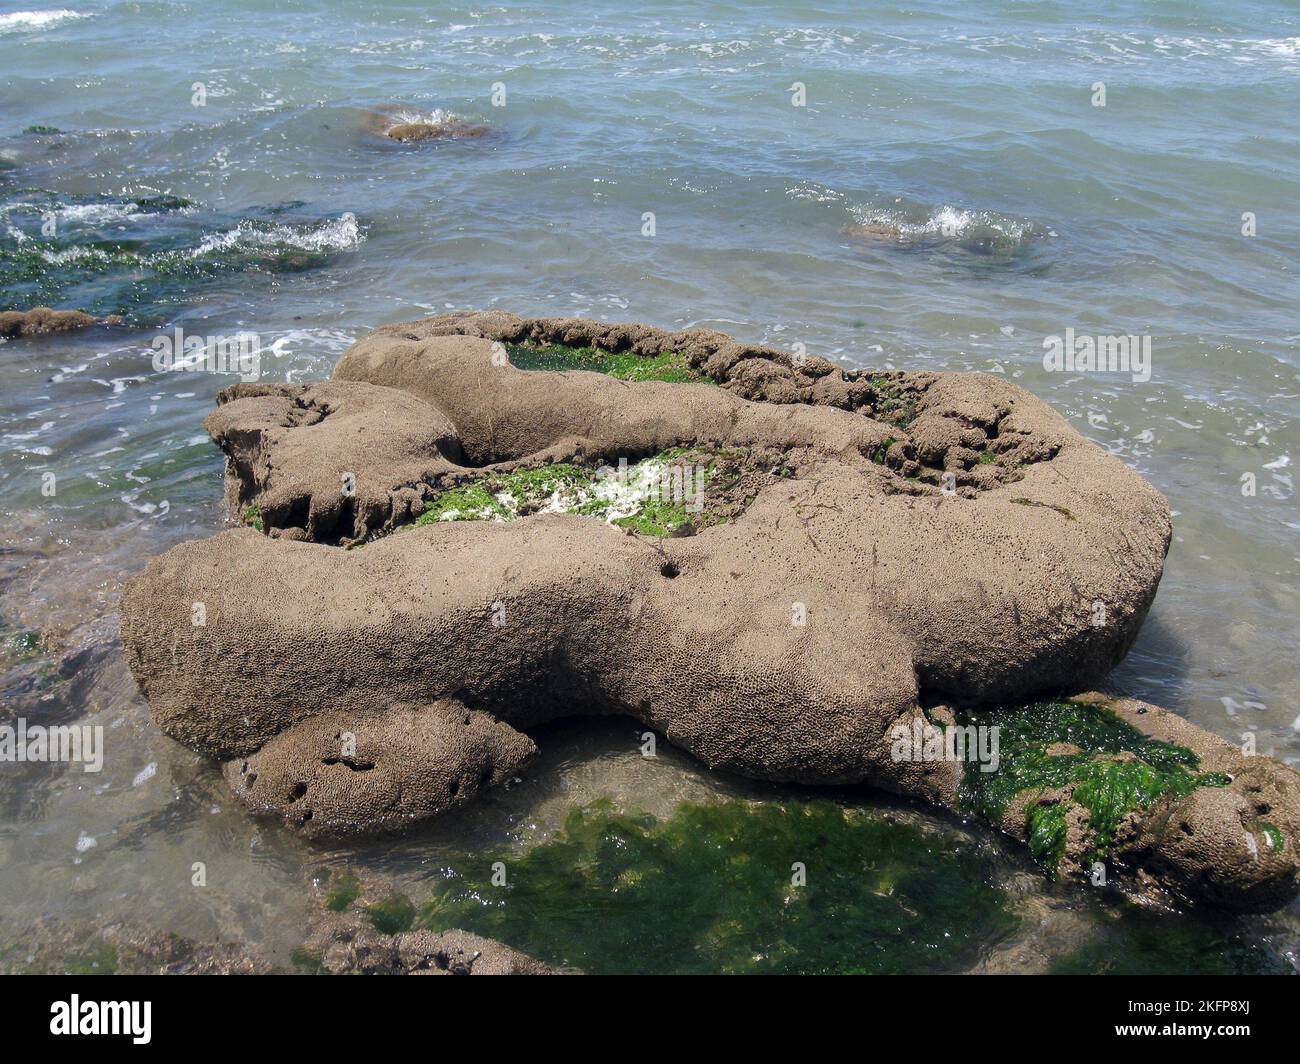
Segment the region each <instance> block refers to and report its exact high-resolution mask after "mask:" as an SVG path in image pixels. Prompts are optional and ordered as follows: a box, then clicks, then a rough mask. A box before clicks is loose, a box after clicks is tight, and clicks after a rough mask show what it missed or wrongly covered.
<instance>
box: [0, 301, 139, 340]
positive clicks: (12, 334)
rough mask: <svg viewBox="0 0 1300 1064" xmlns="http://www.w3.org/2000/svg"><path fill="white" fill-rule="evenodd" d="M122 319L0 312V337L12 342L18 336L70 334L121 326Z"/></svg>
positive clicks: (46, 312) (44, 309) (58, 312)
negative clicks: (84, 330) (109, 326)
mask: <svg viewBox="0 0 1300 1064" xmlns="http://www.w3.org/2000/svg"><path fill="white" fill-rule="evenodd" d="M121 324H122V318H121V316H120V315H117V314H110V315H109V316H108V317H106V318H97V317H95V316H94V315H93V314H86V313H85V312H83V311H80V310H51V309H50V308H49V307H33V308H32V309H31V310H5V311H0V337H4V338H5V339H9V340H12V339H14V338H16V337H20V336H42V335H45V334H46V333H60V332H72V331H73V330H74V329H88V328H90V327H91V326H92V325H121Z"/></svg>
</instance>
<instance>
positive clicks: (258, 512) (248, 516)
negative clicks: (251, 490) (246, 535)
mask: <svg viewBox="0 0 1300 1064" xmlns="http://www.w3.org/2000/svg"><path fill="white" fill-rule="evenodd" d="M244 524H246V525H249V526H250V527H252V528H255V529H257V531H259V532H265V531H266V526H265V524H263V522H262V508H261V507H260V506H258V505H257V503H253V504H252V505H251V506H249V507H247V508H246V509H245V510H244Z"/></svg>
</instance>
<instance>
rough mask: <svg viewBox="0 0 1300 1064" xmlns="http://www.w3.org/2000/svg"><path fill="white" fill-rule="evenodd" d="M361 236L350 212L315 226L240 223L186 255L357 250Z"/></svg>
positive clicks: (210, 236) (217, 234)
mask: <svg viewBox="0 0 1300 1064" xmlns="http://www.w3.org/2000/svg"><path fill="white" fill-rule="evenodd" d="M365 238H366V237H365V234H364V233H363V232H362V231H361V226H360V225H359V224H358V223H357V217H356V215H355V214H353V213H352V212H351V211H348V212H347V213H345V214H342V215H340V216H339V217H338V218H334V219H331V220H330V221H327V222H322V223H321V224H319V225H315V226H295V225H274V226H271V227H270V228H266V229H264V228H260V227H259V226H257V225H254V224H253V223H252V222H246V221H245V222H240V223H239V224H238V225H237V226H235V228H233V229H228V230H226V231H225V232H224V233H212V234H210V235H209V236H206V237H204V238H203V240H202V241H201V242H200V243H199V244H198V246H197V247H194V248H191V249H190V250H189V251H188V252H186V254H188V255H189V256H190V257H192V258H199V257H201V256H203V255H209V254H211V253H213V252H215V251H230V250H232V249H233V250H240V249H255V248H286V249H297V250H299V251H345V250H348V249H351V248H355V247H358V246H359V245H360V244H361V242H362V241H364V240H365Z"/></svg>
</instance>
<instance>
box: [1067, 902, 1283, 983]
mask: <svg viewBox="0 0 1300 1064" xmlns="http://www.w3.org/2000/svg"><path fill="white" fill-rule="evenodd" d="M1099 920H1100V923H1099V925H1098V926H1097V928H1096V930H1095V931H1094V932H1093V933H1092V934H1091V935H1090V936H1089V937H1088V938H1087V940H1085V941H1084V942H1083V943H1081V944H1080V945H1078V946H1076V947H1075V948H1074V949H1072V950H1070V951H1069V952H1067V953H1064V954H1062V955H1061V956H1059V957H1057V958H1056V959H1055V960H1054V961H1053V962H1052V966H1051V969H1050V971H1051V974H1053V975H1283V974H1287V973H1288V972H1289V971H1291V966H1290V965H1289V964H1287V963H1286V961H1285V960H1284V959H1283V958H1282V957H1280V956H1278V955H1277V954H1276V953H1273V952H1272V951H1271V950H1270V949H1268V948H1267V947H1266V946H1265V945H1263V944H1261V943H1260V941H1258V935H1257V934H1255V935H1252V934H1251V933H1250V932H1249V931H1248V930H1247V925H1246V924H1245V922H1244V921H1242V920H1241V919H1240V918H1233V917H1215V916H1211V915H1209V914H1202V913H1184V914H1181V915H1178V916H1174V915H1172V914H1170V913H1165V912H1149V911H1147V910H1144V909H1141V908H1139V907H1138V906H1136V905H1134V904H1133V903H1132V902H1128V901H1122V902H1120V903H1119V904H1118V905H1117V906H1115V907H1113V908H1111V907H1108V909H1107V910H1106V911H1104V912H1103V913H1102V914H1100V915H1099Z"/></svg>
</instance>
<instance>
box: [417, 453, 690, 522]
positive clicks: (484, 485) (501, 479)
mask: <svg viewBox="0 0 1300 1064" xmlns="http://www.w3.org/2000/svg"><path fill="white" fill-rule="evenodd" d="M688 453H689V452H688V451H687V450H686V449H684V448H680V447H677V448H672V449H670V450H667V451H664V452H663V453H661V454H658V455H655V456H654V457H652V458H649V459H646V462H656V463H662V464H664V465H665V466H668V465H671V463H672V462H673V461H675V460H676V459H678V458H680V457H682V456H683V455H685V454H688ZM643 464H644V463H638V464H637V465H636V466H631V467H629V472H630V473H633V474H634V473H635V471H636V470H637V469H638V468H640V467H641V466H642V465H643ZM711 473H712V465H710V466H709V467H708V468H707V469H706V470H705V472H704V479H705V480H706V481H707V479H708V477H709V475H710V474H711ZM598 479H599V478H598V476H597V471H596V470H594V469H587V468H584V467H582V466H577V465H572V464H569V463H557V464H555V465H548V466H540V467H538V468H535V469H516V470H513V471H512V472H509V473H490V474H487V475H484V476H480V477H478V478H476V479H474V480H472V481H469V482H467V483H464V484H460V485H457V486H456V487H453V488H448V489H446V490H444V491H441V492H439V493H438V494H437V495H436V496H434V498H432V499H431V500H429V502H427V503H426V504H425V508H424V512H423V513H421V514H420V516H419V517H418V518H417V519H416V521H415V524H416V525H417V526H422V525H431V524H435V523H437V522H439V521H484V520H496V521H509V520H513V519H514V518H516V517H520V516H525V515H527V514H529V513H533V512H536V511H537V510H539V509H542V508H544V507H546V508H552V509H554V510H556V511H557V512H560V513H573V514H577V515H579V516H582V517H593V518H599V519H602V520H604V519H606V518H607V517H609V516H610V513H611V510H612V508H613V506H614V502H613V500H611V499H609V498H604V497H601V496H598V495H593V494H592V493H593V491H594V490H595V488H596V486H597V483H598ZM692 487H694V485H693V484H692ZM677 494H681V495H685V491H684V490H683V491H679V492H677ZM669 496H670V497H668V498H663V497H662V496H660V497H655V496H653V495H652V496H650V497H648V498H646V499H644V500H642V502H641V503H640V505H639V508H638V509H637V511H636V512H635V513H633V514H630V515H628V516H625V517H619V518H615V519H614V521H613V522H612V523H613V524H615V525H618V526H619V527H621V528H629V529H632V530H634V531H637V532H641V533H644V534H645V535H653V536H668V535H673V534H674V533H676V532H677V531H678V530H680V529H681V528H682V527H684V526H685V525H687V524H688V523H696V522H695V521H694V520H693V519H695V518H697V517H698V518H699V523H708V522H707V517H706V516H702V515H696V514H694V513H693V512H692V511H689V510H688V509H687V501H688V500H687V499H686V498H676V497H674V496H673V494H672V493H671V492H670V493H669Z"/></svg>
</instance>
